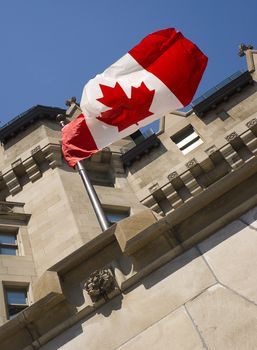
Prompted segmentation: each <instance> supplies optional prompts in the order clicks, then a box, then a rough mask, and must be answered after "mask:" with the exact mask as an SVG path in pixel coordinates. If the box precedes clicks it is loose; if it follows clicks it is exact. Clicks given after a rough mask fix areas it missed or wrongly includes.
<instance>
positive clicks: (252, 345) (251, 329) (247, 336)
mask: <svg viewBox="0 0 257 350" xmlns="http://www.w3.org/2000/svg"><path fill="white" fill-rule="evenodd" d="M186 307H187V310H188V312H189V314H190V315H191V317H192V319H193V321H194V323H195V325H196V327H197V329H198V330H199V332H200V333H201V336H202V338H203V339H204V342H205V344H206V347H207V349H213V350H216V349H217V350H218V349H224V350H225V349H226V350H242V349H244V350H254V349H256V344H257V318H256V304H253V303H250V302H248V301H246V300H245V299H244V298H242V297H240V296H239V295H237V294H235V293H233V292H232V291H231V290H228V289H227V288H224V287H222V286H221V285H215V286H213V287H210V288H209V289H207V290H206V291H205V292H204V293H202V294H200V295H199V296H198V297H197V298H195V299H193V300H192V301H190V302H188V303H187V304H186Z"/></svg>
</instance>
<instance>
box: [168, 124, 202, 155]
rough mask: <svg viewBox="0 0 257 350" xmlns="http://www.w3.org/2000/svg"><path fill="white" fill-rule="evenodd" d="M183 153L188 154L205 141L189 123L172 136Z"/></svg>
mask: <svg viewBox="0 0 257 350" xmlns="http://www.w3.org/2000/svg"><path fill="white" fill-rule="evenodd" d="M171 139H172V141H173V142H174V143H175V144H176V145H177V146H178V148H179V149H180V150H181V152H182V153H183V154H187V153H188V152H190V151H192V150H193V149H194V148H196V147H197V146H199V145H201V144H202V143H203V140H202V139H201V138H200V136H199V135H198V134H197V133H196V132H195V130H194V128H193V127H192V125H188V126H187V127H186V128H184V129H183V130H181V131H179V132H178V133H177V134H175V135H174V136H172V137H171Z"/></svg>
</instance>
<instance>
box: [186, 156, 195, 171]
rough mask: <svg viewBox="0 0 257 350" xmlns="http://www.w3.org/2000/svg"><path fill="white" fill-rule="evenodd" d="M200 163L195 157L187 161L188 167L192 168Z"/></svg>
mask: <svg viewBox="0 0 257 350" xmlns="http://www.w3.org/2000/svg"><path fill="white" fill-rule="evenodd" d="M197 164H198V163H197V160H196V159H195V158H193V159H191V160H190V161H189V162H187V163H186V167H187V168H188V169H191V168H193V167H194V166H196V165H197Z"/></svg>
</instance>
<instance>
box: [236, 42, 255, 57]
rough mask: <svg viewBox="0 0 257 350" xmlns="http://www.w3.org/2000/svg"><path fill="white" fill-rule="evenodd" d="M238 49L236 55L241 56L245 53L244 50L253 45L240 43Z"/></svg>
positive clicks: (251, 47)
mask: <svg viewBox="0 0 257 350" xmlns="http://www.w3.org/2000/svg"><path fill="white" fill-rule="evenodd" d="M238 49H239V51H238V55H239V56H240V57H243V56H244V55H245V51H247V50H252V49H253V46H252V45H245V44H243V43H242V44H240V45H239V47H238Z"/></svg>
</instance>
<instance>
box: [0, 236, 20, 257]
mask: <svg viewBox="0 0 257 350" xmlns="http://www.w3.org/2000/svg"><path fill="white" fill-rule="evenodd" d="M17 252H18V245H17V234H16V233H3V232H0V254H6V255H17Z"/></svg>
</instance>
